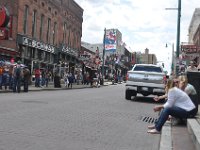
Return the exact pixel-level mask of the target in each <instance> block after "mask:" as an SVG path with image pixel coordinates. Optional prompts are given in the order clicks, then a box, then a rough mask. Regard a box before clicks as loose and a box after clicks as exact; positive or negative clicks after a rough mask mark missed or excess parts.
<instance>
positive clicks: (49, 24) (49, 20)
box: [46, 18, 51, 43]
mask: <svg viewBox="0 0 200 150" xmlns="http://www.w3.org/2000/svg"><path fill="white" fill-rule="evenodd" d="M50 29H51V19H50V18H48V22H47V37H46V39H47V43H49V42H50V39H51V33H50Z"/></svg>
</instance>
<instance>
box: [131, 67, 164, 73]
mask: <svg viewBox="0 0 200 150" xmlns="http://www.w3.org/2000/svg"><path fill="white" fill-rule="evenodd" d="M134 71H147V72H162V69H161V68H160V67H156V66H136V67H135V68H134Z"/></svg>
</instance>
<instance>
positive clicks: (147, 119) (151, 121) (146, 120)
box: [141, 116, 157, 123]
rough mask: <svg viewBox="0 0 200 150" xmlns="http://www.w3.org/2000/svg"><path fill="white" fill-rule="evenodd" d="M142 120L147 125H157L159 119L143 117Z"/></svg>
mask: <svg viewBox="0 0 200 150" xmlns="http://www.w3.org/2000/svg"><path fill="white" fill-rule="evenodd" d="M141 120H142V121H144V122H147V123H155V122H156V121H157V118H153V117H149V116H148V117H147V116H142V117H141Z"/></svg>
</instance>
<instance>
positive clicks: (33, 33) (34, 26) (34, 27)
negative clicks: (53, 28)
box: [32, 10, 37, 37]
mask: <svg viewBox="0 0 200 150" xmlns="http://www.w3.org/2000/svg"><path fill="white" fill-rule="evenodd" d="M36 13H37V12H36V10H34V11H33V17H32V37H35V35H36V25H37V22H36Z"/></svg>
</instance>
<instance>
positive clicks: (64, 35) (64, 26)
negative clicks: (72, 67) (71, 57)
mask: <svg viewBox="0 0 200 150" xmlns="http://www.w3.org/2000/svg"><path fill="white" fill-rule="evenodd" d="M66 37H67V23H66V22H64V24H63V43H64V44H66Z"/></svg>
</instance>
